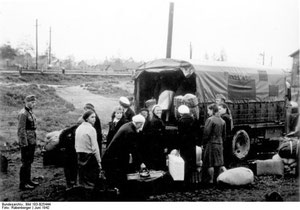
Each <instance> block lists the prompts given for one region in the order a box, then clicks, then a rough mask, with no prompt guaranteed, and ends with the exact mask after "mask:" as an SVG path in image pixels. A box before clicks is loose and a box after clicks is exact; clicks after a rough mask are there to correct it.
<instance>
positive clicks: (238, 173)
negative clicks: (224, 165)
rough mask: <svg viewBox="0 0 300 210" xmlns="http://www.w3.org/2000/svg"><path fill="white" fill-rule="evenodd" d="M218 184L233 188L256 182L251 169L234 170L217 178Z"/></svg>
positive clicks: (227, 171) (240, 168)
mask: <svg viewBox="0 0 300 210" xmlns="http://www.w3.org/2000/svg"><path fill="white" fill-rule="evenodd" d="M217 182H218V183H225V184H229V185H232V186H242V185H248V184H252V183H253V182H254V174H253V172H252V171H251V170H250V169H249V168H245V167H238V168H232V169H229V170H226V171H224V172H223V173H221V174H220V175H219V176H218V178H217Z"/></svg>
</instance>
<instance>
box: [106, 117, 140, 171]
mask: <svg viewBox="0 0 300 210" xmlns="http://www.w3.org/2000/svg"><path fill="white" fill-rule="evenodd" d="M137 144H138V133H137V132H136V128H135V126H134V125H133V123H132V122H128V123H125V124H124V125H122V126H121V128H120V129H119V130H118V132H117V133H116V134H115V135H114V137H113V139H112V141H111V142H110V144H109V145H108V147H107V149H106V151H105V152H104V154H103V157H102V163H103V167H104V170H114V168H116V167H117V168H118V169H120V170H121V171H122V173H126V172H127V169H128V166H129V154H131V155H132V158H133V161H134V162H135V164H136V165H140V164H141V156H140V154H139V152H138V150H137V148H138V145H137Z"/></svg>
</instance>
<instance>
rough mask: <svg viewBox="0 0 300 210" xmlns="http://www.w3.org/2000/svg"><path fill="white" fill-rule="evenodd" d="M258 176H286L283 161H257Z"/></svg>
mask: <svg viewBox="0 0 300 210" xmlns="http://www.w3.org/2000/svg"><path fill="white" fill-rule="evenodd" d="M255 163H256V175H257V176H260V175H279V176H283V175H284V165H283V162H282V160H276V159H267V160H256V161H255Z"/></svg>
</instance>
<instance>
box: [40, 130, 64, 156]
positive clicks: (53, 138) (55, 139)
mask: <svg viewBox="0 0 300 210" xmlns="http://www.w3.org/2000/svg"><path fill="white" fill-rule="evenodd" d="M61 132H62V130H60V131H52V132H50V133H47V134H46V137H45V139H44V142H45V146H44V149H45V150H46V151H51V150H53V149H55V148H56V147H57V145H58V144H59V136H60V134H61Z"/></svg>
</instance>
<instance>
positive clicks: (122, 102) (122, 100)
mask: <svg viewBox="0 0 300 210" xmlns="http://www.w3.org/2000/svg"><path fill="white" fill-rule="evenodd" d="M119 103H120V105H121V106H123V107H125V108H128V107H129V106H130V102H129V100H128V98H126V97H124V96H121V97H120V99H119Z"/></svg>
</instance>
